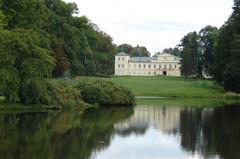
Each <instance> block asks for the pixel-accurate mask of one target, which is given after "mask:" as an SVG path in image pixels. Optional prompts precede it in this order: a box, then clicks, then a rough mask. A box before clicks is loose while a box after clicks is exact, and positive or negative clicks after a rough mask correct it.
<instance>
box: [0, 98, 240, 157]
mask: <svg viewBox="0 0 240 159" xmlns="http://www.w3.org/2000/svg"><path fill="white" fill-rule="evenodd" d="M183 101H185V103H186V104H185V105H184V104H183ZM194 101H195V103H194ZM199 101H202V103H201V102H199ZM199 101H197V99H196V100H192V102H191V101H189V102H187V101H186V99H184V100H180V101H173V100H170V101H166V100H160V99H158V100H154V101H153V100H144V101H138V105H137V106H136V107H134V108H103V109H95V110H88V111H87V112H85V113H80V112H71V111H64V112H48V113H9V114H8V113H1V114H0V143H1V144H0V158H1V159H47V158H50V159H192V158H194V159H200V158H201V159H202V158H207V159H208V158H210V159H238V158H240V106H239V105H237V104H231V105H229V104H228V105H222V104H220V103H219V102H213V101H209V102H208V101H204V100H203V99H199ZM168 103H169V104H168ZM178 103H179V104H178ZM191 103H193V104H191ZM214 103H215V105H213V104H214ZM210 105H212V106H210Z"/></svg>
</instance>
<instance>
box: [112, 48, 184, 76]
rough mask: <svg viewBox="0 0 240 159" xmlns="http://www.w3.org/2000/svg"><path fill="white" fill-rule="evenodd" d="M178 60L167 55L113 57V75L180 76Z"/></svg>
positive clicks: (120, 55) (122, 54)
mask: <svg viewBox="0 0 240 159" xmlns="http://www.w3.org/2000/svg"><path fill="white" fill-rule="evenodd" d="M180 60H181V59H180V58H179V57H176V56H173V55H171V54H168V53H162V54H159V55H158V56H153V57H130V56H129V55H128V54H126V53H123V52H122V53H119V54H117V55H116V56H115V75H118V76H161V75H163V76H181V71H180V68H181V64H180Z"/></svg>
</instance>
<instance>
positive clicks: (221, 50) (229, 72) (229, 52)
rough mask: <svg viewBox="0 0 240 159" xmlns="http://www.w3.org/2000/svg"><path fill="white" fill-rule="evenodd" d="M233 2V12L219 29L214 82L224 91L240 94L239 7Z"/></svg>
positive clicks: (237, 0) (236, 2)
mask: <svg viewBox="0 0 240 159" xmlns="http://www.w3.org/2000/svg"><path fill="white" fill-rule="evenodd" d="M239 6H240V5H239V0H236V1H235V4H234V7H233V9H234V11H233V13H232V15H231V16H230V17H229V19H228V21H227V22H226V23H225V24H224V25H223V26H222V27H221V29H220V33H219V38H218V41H217V46H216V53H215V56H214V77H215V80H216V81H217V82H218V83H219V84H221V85H223V86H224V88H225V89H226V90H229V91H234V92H238V93H239V92H240V85H239V83H240V62H239V61H240V47H239V46H240V29H239V28H240V9H239V8H240V7H239Z"/></svg>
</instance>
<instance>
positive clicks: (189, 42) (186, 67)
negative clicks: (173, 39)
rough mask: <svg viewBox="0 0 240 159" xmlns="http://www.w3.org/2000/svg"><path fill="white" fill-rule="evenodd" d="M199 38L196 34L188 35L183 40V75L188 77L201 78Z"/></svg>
mask: <svg viewBox="0 0 240 159" xmlns="http://www.w3.org/2000/svg"><path fill="white" fill-rule="evenodd" d="M198 41H199V36H198V34H197V33H196V32H191V33H188V34H187V35H186V36H184V38H183V39H182V40H181V46H182V53H181V54H182V57H183V59H182V74H184V75H185V76H186V77H188V76H192V77H193V76H201V71H202V69H201V63H200V62H201V59H200V50H199V49H200V48H199V42H198Z"/></svg>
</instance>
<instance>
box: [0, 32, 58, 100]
mask: <svg viewBox="0 0 240 159" xmlns="http://www.w3.org/2000/svg"><path fill="white" fill-rule="evenodd" d="M47 41H48V40H47V39H46V38H45V37H43V36H41V35H40V34H38V33H37V32H34V31H32V30H23V29H17V30H12V31H2V32H0V90H1V92H2V93H3V95H4V96H5V97H6V99H7V100H8V101H10V102H17V101H21V102H27V103H44V102H46V100H47V88H46V79H48V78H50V77H51V73H52V70H53V67H54V60H53V58H52V57H51V56H50V52H49V51H48V49H47V48H48V47H49V45H48V42H47Z"/></svg>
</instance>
